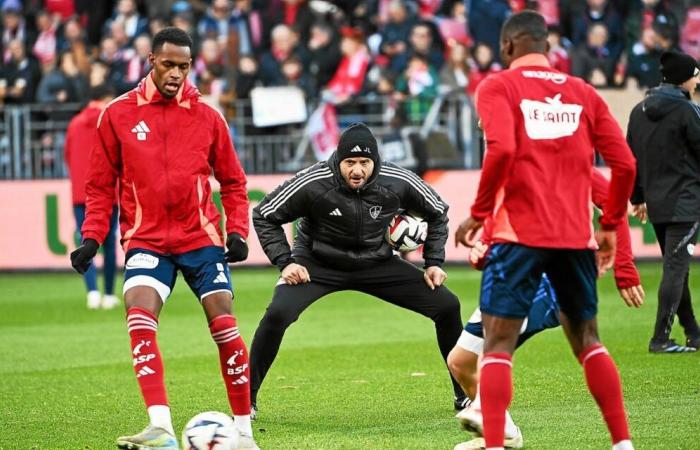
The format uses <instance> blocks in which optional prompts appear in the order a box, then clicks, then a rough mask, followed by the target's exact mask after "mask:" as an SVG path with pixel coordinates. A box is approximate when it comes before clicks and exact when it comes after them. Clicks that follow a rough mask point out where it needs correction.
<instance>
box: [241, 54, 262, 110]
mask: <svg viewBox="0 0 700 450" xmlns="http://www.w3.org/2000/svg"><path fill="white" fill-rule="evenodd" d="M259 83H260V79H259V77H258V61H257V60H256V59H255V57H253V56H252V55H241V57H240V58H239V59H238V70H237V71H236V98H239V99H248V98H250V91H252V90H253V88H254V87H256V86H257V85H258V84H259Z"/></svg>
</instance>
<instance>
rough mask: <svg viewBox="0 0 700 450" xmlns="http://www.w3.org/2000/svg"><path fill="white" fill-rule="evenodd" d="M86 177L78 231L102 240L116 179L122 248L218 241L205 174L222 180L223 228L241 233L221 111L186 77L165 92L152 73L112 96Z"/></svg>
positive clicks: (231, 153) (243, 209)
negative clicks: (174, 89) (168, 95)
mask: <svg viewBox="0 0 700 450" xmlns="http://www.w3.org/2000/svg"><path fill="white" fill-rule="evenodd" d="M97 134H98V140H97V144H96V145H95V147H94V148H93V150H92V153H91V159H90V164H91V165H90V169H89V172H88V178H87V185H86V188H87V204H86V206H87V211H86V217H85V223H84V224H83V228H82V233H83V237H84V238H91V239H95V240H96V241H98V242H100V243H102V242H103V241H104V238H105V236H106V235H107V231H108V230H109V214H110V211H111V208H112V203H111V197H110V193H113V192H114V186H115V184H116V182H117V180H119V191H120V193H119V204H120V208H121V213H120V217H119V222H120V226H121V234H122V246H123V247H124V251H127V250H128V249H130V248H144V249H148V250H153V251H156V252H159V253H166V254H180V253H184V252H188V251H191V250H195V249H198V248H201V247H205V246H209V245H217V246H223V245H224V242H225V239H224V237H223V236H222V234H221V230H220V228H219V212H218V211H217V209H216V206H215V205H214V202H213V201H212V199H211V187H210V186H209V176H210V174H211V172H212V169H213V171H214V176H215V177H216V179H217V180H218V181H219V183H220V184H221V200H222V203H223V205H224V210H225V212H226V231H227V232H228V233H231V232H237V233H239V234H241V236H243V237H247V236H248V226H249V225H248V194H247V190H246V177H245V173H244V172H243V169H242V167H241V164H240V162H239V161H238V157H237V156H236V151H235V149H234V148H233V143H232V142H231V137H230V135H229V130H228V126H227V124H226V121H225V120H224V118H223V116H222V115H221V114H220V113H219V112H218V111H216V110H215V109H213V108H212V107H210V106H208V105H207V104H206V103H203V102H201V101H200V94H199V91H197V89H196V88H195V87H194V86H192V85H191V84H190V83H189V82H188V81H185V83H184V84H183V86H182V87H181V88H180V91H179V92H178V94H177V95H176V96H175V98H173V99H166V98H164V97H163V96H162V95H161V94H160V92H159V91H158V89H157V88H156V86H155V83H154V82H153V79H152V74H149V75H147V76H146V78H144V79H143V80H142V81H141V83H139V85H138V86H137V87H136V88H135V89H133V90H132V91H130V92H127V93H126V94H124V95H122V96H121V97H118V98H116V99H114V100H113V101H112V102H111V103H110V104H109V105H108V106H107V108H105V110H104V112H103V113H102V116H100V120H99V121H98V123H97Z"/></svg>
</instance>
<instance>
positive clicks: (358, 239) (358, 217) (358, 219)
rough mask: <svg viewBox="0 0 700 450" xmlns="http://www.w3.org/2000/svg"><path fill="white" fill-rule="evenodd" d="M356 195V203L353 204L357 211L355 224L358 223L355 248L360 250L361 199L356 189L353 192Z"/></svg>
mask: <svg viewBox="0 0 700 450" xmlns="http://www.w3.org/2000/svg"><path fill="white" fill-rule="evenodd" d="M355 192H356V193H357V202H356V203H355V205H356V210H357V222H358V227H357V232H356V233H355V247H356V248H358V249H359V248H360V242H362V222H363V221H362V197H361V196H360V190H359V189H358V190H357V191H355Z"/></svg>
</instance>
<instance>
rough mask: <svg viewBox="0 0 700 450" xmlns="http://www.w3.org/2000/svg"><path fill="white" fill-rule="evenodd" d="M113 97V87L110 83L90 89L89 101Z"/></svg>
mask: <svg viewBox="0 0 700 450" xmlns="http://www.w3.org/2000/svg"><path fill="white" fill-rule="evenodd" d="M106 97H114V87H113V86H112V85H111V84H110V83H102V84H98V85H97V86H93V87H91V88H90V100H102V99H103V98H106Z"/></svg>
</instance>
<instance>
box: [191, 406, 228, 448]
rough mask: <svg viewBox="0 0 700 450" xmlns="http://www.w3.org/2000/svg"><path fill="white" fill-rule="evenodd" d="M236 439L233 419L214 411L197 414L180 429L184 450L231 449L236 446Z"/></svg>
mask: <svg viewBox="0 0 700 450" xmlns="http://www.w3.org/2000/svg"><path fill="white" fill-rule="evenodd" d="M238 440H239V432H238V430H237V429H236V427H235V426H234V425H233V419H232V418H231V417H230V416H228V415H226V414H224V413H221V412H216V411H207V412H203V413H199V414H197V415H196V416H194V417H193V418H191V419H190V421H189V422H187V425H185V429H184V430H183V431H182V448H183V449H184V450H233V449H235V448H237V447H238Z"/></svg>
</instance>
